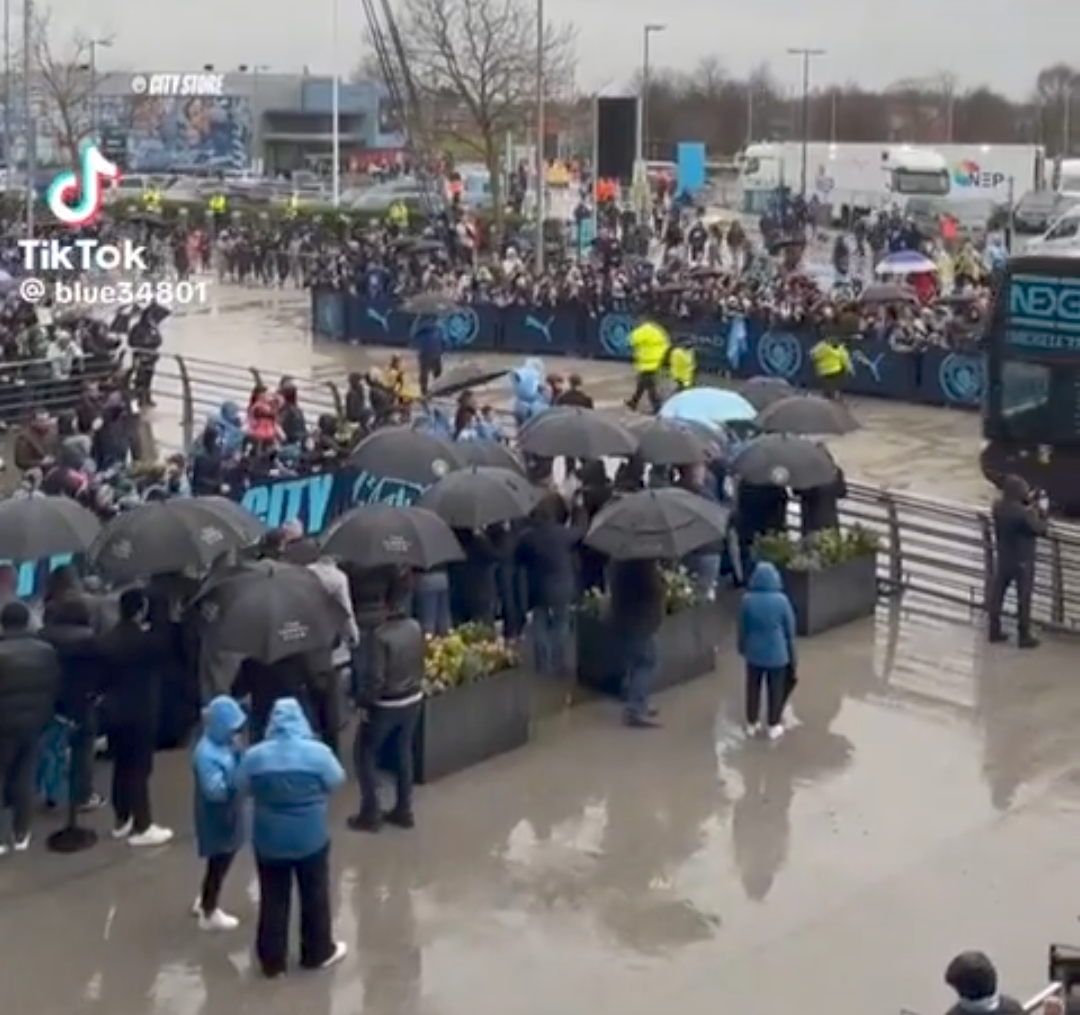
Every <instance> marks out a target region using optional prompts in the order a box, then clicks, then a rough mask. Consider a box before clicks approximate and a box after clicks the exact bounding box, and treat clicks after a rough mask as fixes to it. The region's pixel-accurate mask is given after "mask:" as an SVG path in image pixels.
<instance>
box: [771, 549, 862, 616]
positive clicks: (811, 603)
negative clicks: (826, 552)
mask: <svg viewBox="0 0 1080 1015" xmlns="http://www.w3.org/2000/svg"><path fill="white" fill-rule="evenodd" d="M781 574H782V575H783V579H784V588H785V590H786V591H787V594H788V597H789V598H790V599H791V605H792V607H794V609H795V628H796V630H797V631H798V633H799V634H800V635H810V634H818V633H820V632H821V631H828V630H829V629H830V628H832V627H839V626H840V625H841V624H848V623H850V622H851V621H853V620H860V619H862V618H863V617H871V616H873V614H874V609H875V608H876V606H877V554H867V555H866V556H865V557H855V558H854V559H853V560H846V561H844V563H843V564H837V565H836V566H835V567H830V568H827V569H825V570H823V571H786V570H781Z"/></svg>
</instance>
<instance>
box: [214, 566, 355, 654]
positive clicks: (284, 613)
mask: <svg viewBox="0 0 1080 1015" xmlns="http://www.w3.org/2000/svg"><path fill="white" fill-rule="evenodd" d="M199 616H200V618H201V620H202V622H203V625H204V626H203V631H204V632H205V635H206V637H207V639H208V641H209V642H210V644H211V645H212V647H213V648H214V649H216V650H217V651H219V652H233V653H236V654H237V655H242V656H244V657H245V658H248V659H254V660H256V661H258V662H261V663H267V664H270V663H275V662H277V661H278V660H279V659H285V658H286V657H288V656H293V655H298V654H299V653H302V652H317V651H324V650H328V649H331V648H333V647H334V645H335V643H336V642H337V641H338V639H339V637H340V636H341V634H342V632H343V630H344V627H345V623H346V616H345V611H344V609H343V608H342V607H341V605H340V604H339V603H338V602H337V600H336V599H334V597H333V596H332V595H330V593H329V592H327V591H326V589H325V588H324V587H323V584H322V582H321V581H320V580H319V579H318V577H317V576H316V575H315V573H314V572H313V571H311V570H309V569H308V568H306V567H298V566H297V565H295V564H287V563H283V562H281V561H273V560H260V561H255V562H253V563H249V564H245V565H243V566H241V567H239V568H237V569H236V570H235V572H234V573H233V574H232V576H231V577H230V576H229V575H222V576H221V577H220V578H219V580H218V581H217V583H216V584H215V586H214V588H213V591H212V593H210V594H204V595H203V596H202V597H201V598H200V604H199Z"/></svg>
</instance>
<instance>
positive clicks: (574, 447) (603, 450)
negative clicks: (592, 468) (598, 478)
mask: <svg viewBox="0 0 1080 1015" xmlns="http://www.w3.org/2000/svg"><path fill="white" fill-rule="evenodd" d="M518 445H519V446H520V448H521V450H522V451H524V452H526V453H527V454H530V455H538V456H540V457H541V458H557V457H559V456H560V455H568V456H570V457H573V458H604V457H605V456H606V455H611V456H615V457H622V456H626V455H632V454H634V452H636V451H637V449H638V439H637V438H636V437H635V436H634V435H633V434H632V433H631V432H630V431H629V430H627V429H626V427H625V426H623V425H622V424H621V423H618V422H616V421H615V420H613V419H611V418H610V417H608V416H605V415H603V414H602V413H599V412H597V411H596V410H595V409H579V408H577V407H568V406H558V407H556V408H553V409H548V410H546V411H545V412H542V413H540V414H539V415H538V416H533V418H532V419H531V420H529V422H528V423H526V424H525V426H523V427H522V428H521V430H520V431H519V432H518Z"/></svg>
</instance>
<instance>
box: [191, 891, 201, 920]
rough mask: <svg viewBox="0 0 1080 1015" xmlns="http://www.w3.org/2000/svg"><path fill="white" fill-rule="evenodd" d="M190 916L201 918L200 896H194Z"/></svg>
mask: <svg viewBox="0 0 1080 1015" xmlns="http://www.w3.org/2000/svg"><path fill="white" fill-rule="evenodd" d="M191 915H192V916H202V915H203V911H202V896H201V895H196V896H195V901H194V902H193V903H192V904H191Z"/></svg>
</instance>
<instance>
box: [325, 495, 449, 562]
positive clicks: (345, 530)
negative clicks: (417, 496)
mask: <svg viewBox="0 0 1080 1015" xmlns="http://www.w3.org/2000/svg"><path fill="white" fill-rule="evenodd" d="M322 548H323V553H325V554H327V555H328V556H331V557H337V558H339V559H340V560H345V561H348V562H350V563H352V564H356V565H357V566H358V567H391V566H394V567H412V568H418V569H419V570H421V571H427V570H428V569H429V568H433V567H438V566H439V565H440V564H447V563H449V562H450V561H454V560H462V559H463V558H464V556H465V555H464V553H462V550H461V544H460V543H458V541H457V537H456V536H455V535H454V533H453V532H452V531H451V529H450V526H449V525H447V524H446V522H444V521H443V520H442V519H441V518H440V517H439V516H438V515H436V514H434V513H432V512H431V511H426V510H425V509H424V508H419V507H390V506H388V505H385V504H364V505H362V506H361V507H358V508H353V510H352V511H350V512H348V514H345V515H342V516H341V517H340V518H339V519H338V520H337V521H336V522H334V524H333V525H332V526H330V530H329V531H328V532H327V533H326V535H325V536H323V539H322Z"/></svg>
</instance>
